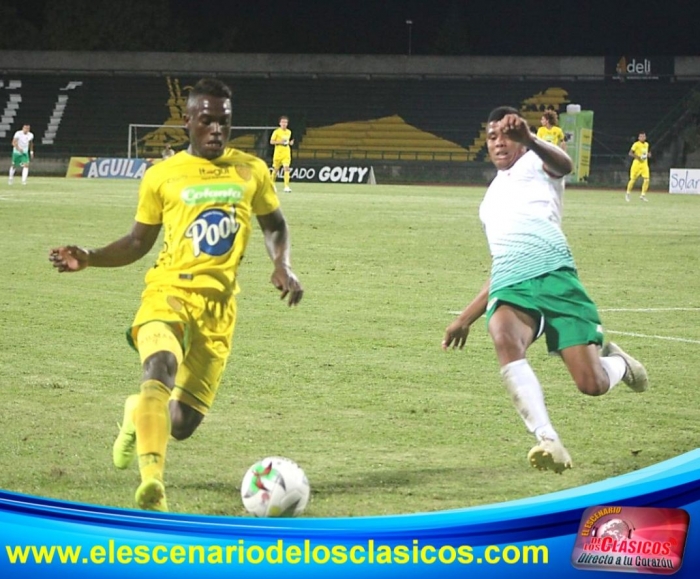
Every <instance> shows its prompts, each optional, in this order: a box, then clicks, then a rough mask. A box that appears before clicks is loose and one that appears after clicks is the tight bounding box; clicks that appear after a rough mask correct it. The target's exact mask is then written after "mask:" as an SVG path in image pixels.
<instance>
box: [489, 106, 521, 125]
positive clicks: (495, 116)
mask: <svg viewBox="0 0 700 579" xmlns="http://www.w3.org/2000/svg"><path fill="white" fill-rule="evenodd" d="M519 114H520V111H519V110H518V109H514V108H513V107H507V106H502V107H496V108H495V109H493V110H492V111H491V112H490V113H489V120H488V122H489V123H493V122H494V121H500V120H501V119H502V118H503V117H505V116H506V115H519Z"/></svg>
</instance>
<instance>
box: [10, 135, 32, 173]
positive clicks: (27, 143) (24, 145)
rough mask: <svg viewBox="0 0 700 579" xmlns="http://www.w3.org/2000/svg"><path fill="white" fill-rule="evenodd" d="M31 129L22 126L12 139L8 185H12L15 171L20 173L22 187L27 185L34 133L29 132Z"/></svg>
mask: <svg viewBox="0 0 700 579" xmlns="http://www.w3.org/2000/svg"><path fill="white" fill-rule="evenodd" d="M30 128H31V127H30V126H29V125H24V126H23V127H22V130H21V131H17V132H16V133H15V136H14V137H12V164H11V165H10V178H9V179H8V183H9V184H10V185H12V180H13V179H14V177H15V171H16V170H17V169H21V171H22V185H26V184H27V177H28V176H29V161H30V157H31V158H32V159H33V158H34V133H32V132H30V130H29V129H30Z"/></svg>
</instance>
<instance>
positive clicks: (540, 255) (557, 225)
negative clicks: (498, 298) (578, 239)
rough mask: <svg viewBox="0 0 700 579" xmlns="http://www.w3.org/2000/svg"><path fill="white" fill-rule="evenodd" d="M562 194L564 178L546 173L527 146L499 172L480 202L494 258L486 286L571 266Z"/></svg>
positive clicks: (496, 287)
mask: <svg viewBox="0 0 700 579" xmlns="http://www.w3.org/2000/svg"><path fill="white" fill-rule="evenodd" d="M563 195H564V178H563V177H562V178H553V177H550V176H549V175H548V174H547V173H546V172H545V171H544V167H543V162H542V159H540V158H539V157H538V156H537V155H536V154H535V153H533V152H532V151H528V152H527V153H525V154H524V155H523V156H522V157H520V159H518V160H517V161H516V162H515V164H514V165H513V166H512V167H511V168H510V169H506V170H503V171H499V172H498V174H497V175H496V178H495V179H494V180H493V181H492V182H491V185H489V188H488V190H487V191H486V195H485V196H484V200H483V201H482V202H481V207H480V208H479V217H480V218H481V222H482V223H483V225H484V230H485V232H486V238H487V240H488V243H489V250H490V252H491V256H492V258H493V262H492V265H491V287H490V291H491V292H493V291H496V290H499V289H502V288H504V287H507V286H510V285H513V284H516V283H519V282H522V281H525V280H528V279H532V278H535V277H538V276H540V275H543V274H545V273H548V272H550V271H554V270H557V269H559V268H561V267H570V268H575V265H574V260H573V257H572V255H571V250H570V249H569V244H568V243H567V241H566V237H565V236H564V233H563V231H562V229H561V219H562V202H563Z"/></svg>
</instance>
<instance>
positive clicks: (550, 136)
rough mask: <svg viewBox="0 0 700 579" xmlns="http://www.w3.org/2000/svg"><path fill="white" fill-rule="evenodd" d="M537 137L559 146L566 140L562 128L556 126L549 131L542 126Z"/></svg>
mask: <svg viewBox="0 0 700 579" xmlns="http://www.w3.org/2000/svg"><path fill="white" fill-rule="evenodd" d="M537 136H538V137H539V138H540V139H542V140H543V141H547V142H548V143H552V145H557V146H558V145H559V143H561V142H563V141H564V139H565V137H564V131H562V130H561V128H560V127H557V126H556V125H555V126H553V127H551V128H549V129H548V128H547V127H545V126H541V127H540V128H539V129H537Z"/></svg>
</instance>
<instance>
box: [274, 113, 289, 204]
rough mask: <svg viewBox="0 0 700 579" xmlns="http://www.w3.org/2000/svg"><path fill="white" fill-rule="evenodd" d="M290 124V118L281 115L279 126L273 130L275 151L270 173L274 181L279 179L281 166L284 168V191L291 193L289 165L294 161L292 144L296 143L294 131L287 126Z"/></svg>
mask: <svg viewBox="0 0 700 579" xmlns="http://www.w3.org/2000/svg"><path fill="white" fill-rule="evenodd" d="M288 124H289V118H287V117H284V116H282V117H280V120H279V125H280V126H279V128H278V129H275V130H274V131H273V132H272V136H271V137H270V144H271V145H274V146H275V152H274V154H273V155H272V168H271V169H270V175H272V182H273V183H274V182H275V180H276V179H277V171H279V169H280V167H283V169H284V192H285V193H291V192H292V190H291V189H290V187H289V165H291V163H292V149H291V147H292V145H293V144H294V139H292V131H290V130H289V129H288V128H287V125H288Z"/></svg>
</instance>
